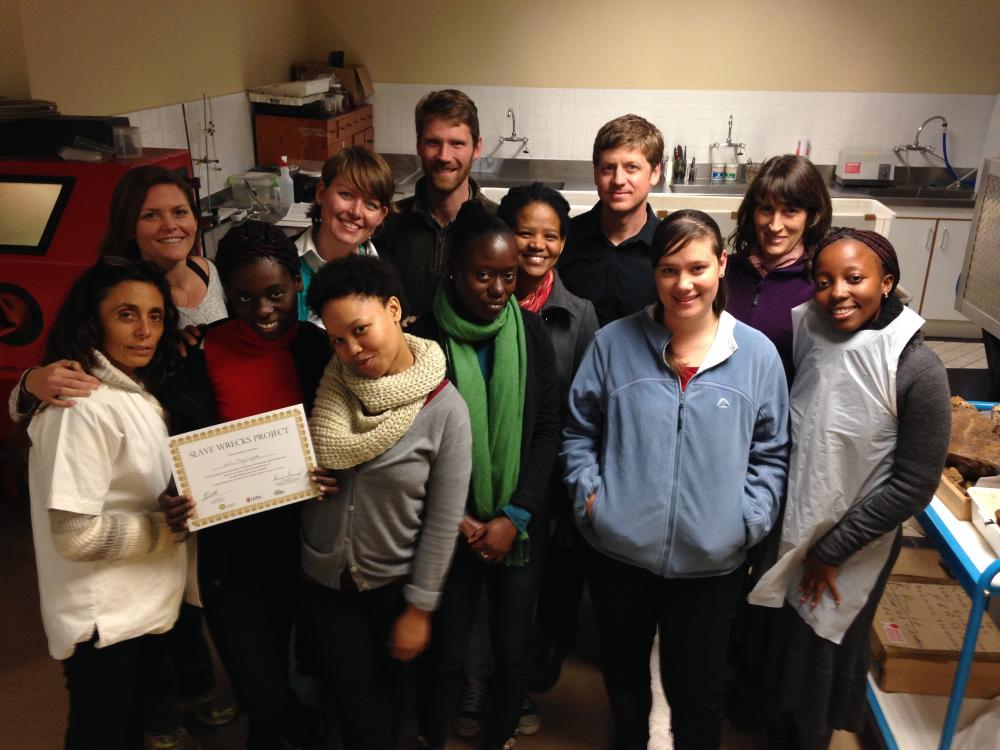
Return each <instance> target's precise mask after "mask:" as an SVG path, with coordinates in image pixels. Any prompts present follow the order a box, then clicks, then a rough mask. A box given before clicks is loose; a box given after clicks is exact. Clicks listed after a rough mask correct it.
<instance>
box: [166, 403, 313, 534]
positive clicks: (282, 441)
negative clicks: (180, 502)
mask: <svg viewBox="0 0 1000 750" xmlns="http://www.w3.org/2000/svg"><path fill="white" fill-rule="evenodd" d="M167 447H168V448H169V450H170V460H171V463H172V464H173V471H174V479H175V481H176V483H177V488H178V491H179V492H180V494H182V495H187V496H188V497H190V498H191V499H192V500H193V501H194V503H195V512H194V517H193V518H191V519H190V520H189V521H188V523H189V524H190V525H191V528H193V529H203V528H205V527H206V526H214V525H215V524H219V523H224V522H225V521H231V520H232V519H234V518H240V517H241V516H246V515H249V514H251V513H260V512H261V511H265V510H270V509H271V508H276V507H278V506H279V505H288V504H289V503H295V502H299V501H300V500H306V499H308V498H311V497H316V496H318V495H319V494H320V490H319V488H318V487H317V486H316V485H315V484H313V482H312V480H310V478H309V471H310V470H311V469H313V468H314V467H315V466H316V454H315V453H313V446H312V439H311V438H310V437H309V425H308V423H307V422H306V412H305V409H303V408H302V404H296V405H295V406H290V407H288V408H286V409H276V410H274V411H269V412H264V413H263V414H257V415H256V416H253V417H247V418H245V419H237V420H234V421H232V422H225V423H223V424H218V425H215V426H214V427H208V428H206V429H203V430H195V431H194V432H186V433H184V434H182V435H175V436H174V437H172V438H170V439H169V440H168V441H167Z"/></svg>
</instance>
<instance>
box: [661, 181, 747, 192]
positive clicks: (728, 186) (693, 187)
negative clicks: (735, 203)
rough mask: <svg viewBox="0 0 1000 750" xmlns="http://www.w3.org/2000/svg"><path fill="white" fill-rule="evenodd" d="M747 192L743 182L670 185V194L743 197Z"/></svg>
mask: <svg viewBox="0 0 1000 750" xmlns="http://www.w3.org/2000/svg"><path fill="white" fill-rule="evenodd" d="M746 191H747V184H746V183H745V182H696V183H694V184H691V183H688V184H687V185H679V184H678V185H671V186H670V192H671V193H697V194H701V195H743V194H744V193H745V192H746Z"/></svg>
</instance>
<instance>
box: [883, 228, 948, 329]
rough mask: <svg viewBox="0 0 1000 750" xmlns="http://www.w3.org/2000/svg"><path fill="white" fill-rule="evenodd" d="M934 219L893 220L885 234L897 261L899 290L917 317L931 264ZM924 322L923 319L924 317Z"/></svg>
mask: <svg viewBox="0 0 1000 750" xmlns="http://www.w3.org/2000/svg"><path fill="white" fill-rule="evenodd" d="M936 224H937V220H936V219H896V220H895V221H893V222H892V229H891V230H889V239H891V240H892V246H893V247H895V248H896V256H897V257H898V258H899V277H900V283H901V284H902V285H903V288H904V289H905V290H906V291H907V292H909V293H910V294H911V295H912V296H913V300H912V301H911V302H910V309H912V310H915V311H917V312H919V313H921V314H923V313H922V311H921V305H922V304H923V302H924V300H926V299H927V297H926V295H925V294H924V284H925V282H926V280H927V268H928V266H929V265H930V260H931V248H932V246H933V242H934V228H935V225H936ZM924 317H925V318H926V317H927V316H926V315H924Z"/></svg>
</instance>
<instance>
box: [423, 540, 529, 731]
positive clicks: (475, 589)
mask: <svg viewBox="0 0 1000 750" xmlns="http://www.w3.org/2000/svg"><path fill="white" fill-rule="evenodd" d="M538 546H539V545H538V544H536V543H535V542H534V540H533V543H532V551H531V562H529V563H528V564H527V565H524V566H520V567H514V566H507V565H503V564H499V565H498V564H492V563H484V562H483V561H482V560H480V559H479V557H478V555H477V553H476V552H474V551H473V550H472V549H470V548H469V546H468V545H467V544H466V543H465V540H464V539H460V540H459V543H458V548H457V549H456V551H455V559H454V561H453V562H452V565H451V570H450V571H449V573H448V581H447V583H446V584H445V589H444V597H443V598H442V600H441V606H440V608H439V609H438V611H437V613H436V614H435V616H434V623H433V628H432V630H431V645H430V648H429V649H428V651H427V653H426V654H425V656H424V658H423V659H422V662H421V670H420V672H421V674H420V698H419V714H420V734H421V736H423V737H424V739H425V740H427V742H428V743H430V744H431V745H433V746H443V745H444V740H445V736H446V734H447V720H448V715H449V710H448V709H449V706H448V705H447V704H448V699H447V686H448V684H449V682H450V681H451V678H452V677H453V676H454V675H455V674H456V673H457V672H458V671H459V670H460V669H461V668H462V665H463V658H464V655H465V648H466V646H467V644H468V642H469V634H470V633H471V632H472V626H473V623H474V621H475V618H476V611H477V609H478V606H479V598H480V592H481V591H482V589H483V586H484V585H485V587H486V596H487V601H488V602H489V619H490V641H491V643H492V644H493V661H494V668H493V680H492V682H491V683H490V715H489V719H488V721H487V724H486V731H485V738H486V746H487V747H490V748H492V747H501V746H502V745H503V743H504V742H506V741H507V740H508V739H509V738H510V737H513V736H514V733H515V731H516V730H517V724H518V721H519V719H520V716H521V702H522V701H523V700H524V696H525V695H527V693H528V680H529V678H530V675H531V622H532V617H533V614H534V607H535V597H536V595H537V593H538V577H539V572H540V568H539V564H538V560H537V550H536V548H537V547H538Z"/></svg>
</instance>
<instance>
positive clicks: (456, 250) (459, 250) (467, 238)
mask: <svg viewBox="0 0 1000 750" xmlns="http://www.w3.org/2000/svg"><path fill="white" fill-rule="evenodd" d="M499 235H502V236H505V237H510V239H511V240H512V241H513V239H514V232H513V231H512V230H511V228H510V226H509V225H508V224H507V222H505V221H504V220H503V219H501V218H500V217H499V216H497V215H495V214H492V213H490V212H489V211H487V210H486V209H485V208H483V206H481V205H480V204H478V203H476V202H475V201H468V202H466V203H465V205H463V206H462V208H461V210H460V211H459V212H458V216H456V217H455V224H454V226H453V228H452V236H451V245H450V246H449V247H448V257H449V259H450V260H451V261H452V262H453V263H457V264H459V265H461V264H462V262H463V261H464V260H465V256H466V254H467V253H468V252H469V250H470V248H471V247H472V243H473V242H474V241H475V240H477V239H479V238H480V237H496V236H499Z"/></svg>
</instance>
